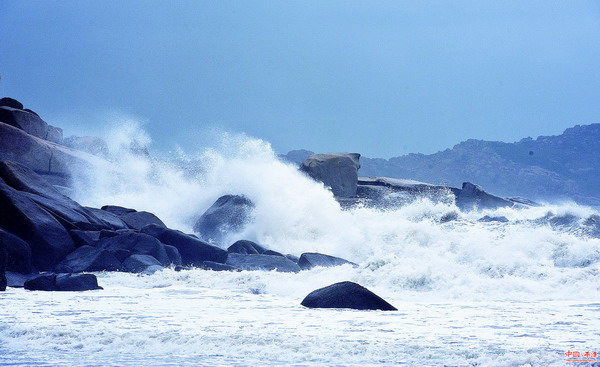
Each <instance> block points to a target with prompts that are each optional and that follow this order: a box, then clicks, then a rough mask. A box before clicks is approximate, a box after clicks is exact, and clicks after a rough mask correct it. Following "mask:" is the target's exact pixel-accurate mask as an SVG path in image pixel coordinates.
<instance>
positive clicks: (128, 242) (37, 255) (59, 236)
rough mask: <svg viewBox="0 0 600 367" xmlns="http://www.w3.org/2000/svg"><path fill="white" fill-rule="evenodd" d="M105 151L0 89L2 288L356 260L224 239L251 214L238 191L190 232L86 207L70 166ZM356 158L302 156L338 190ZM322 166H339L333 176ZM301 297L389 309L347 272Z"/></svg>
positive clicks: (79, 285) (291, 268) (312, 302)
mask: <svg viewBox="0 0 600 367" xmlns="http://www.w3.org/2000/svg"><path fill="white" fill-rule="evenodd" d="M106 154H107V149H106V144H105V143H104V142H103V141H102V140H101V139H99V138H93V137H83V138H77V137H71V138H67V139H63V136H62V130H61V129H59V128H56V127H54V126H51V125H49V124H47V123H46V122H45V121H44V120H42V119H41V118H40V116H39V115H38V114H37V113H35V112H33V111H32V110H29V109H26V108H24V106H23V105H22V104H21V103H20V102H18V101H16V100H14V99H11V98H2V99H0V209H1V210H0V290H2V291H4V290H5V289H6V287H7V286H8V287H24V288H25V289H28V290H39V291H86V290H99V289H102V288H101V287H100V286H99V285H98V281H97V278H96V276H95V275H94V274H91V273H94V272H101V271H119V272H129V273H141V274H152V273H154V272H156V271H159V270H161V269H164V268H166V267H171V268H173V269H174V270H176V271H182V270H188V269H191V268H201V269H206V270H210V271H257V270H259V271H278V272H300V271H305V270H309V269H312V268H314V267H319V266H321V267H331V266H340V265H350V266H355V267H356V266H358V265H356V264H353V263H351V262H349V261H347V260H345V259H341V258H338V257H334V256H330V255H325V254H320V253H303V254H300V256H295V255H292V254H282V253H279V252H277V251H274V250H271V249H268V248H266V247H264V246H262V245H260V244H257V243H255V242H252V241H249V240H239V241H236V242H235V243H233V244H231V245H230V246H229V247H228V248H227V249H224V248H223V247H221V246H223V245H225V244H224V243H223V242H224V241H225V239H226V238H227V236H228V234H230V233H232V232H238V231H239V230H240V229H241V228H242V227H243V226H244V225H245V224H246V223H247V222H248V220H249V218H250V217H251V212H252V210H253V208H254V204H253V203H252V201H251V200H250V199H249V198H247V197H244V196H242V195H225V196H222V197H220V198H218V199H217V200H216V202H215V203H214V204H213V205H212V206H211V207H210V208H209V209H208V210H206V212H205V213H204V214H202V215H201V216H200V217H199V220H198V221H197V223H196V225H195V226H194V230H195V231H196V234H187V233H183V232H181V231H178V230H175V229H171V228H168V227H167V226H166V225H165V223H163V221H161V219H160V218H158V217H157V216H156V215H154V214H152V213H149V212H145V211H138V210H135V209H131V208H124V207H121V206H117V205H105V206H103V207H101V208H91V207H85V206H82V205H80V204H79V203H78V202H76V201H75V200H73V199H71V198H70V197H69V196H67V195H65V192H68V191H66V190H63V189H64V188H65V186H66V187H68V186H69V180H70V178H71V175H72V174H73V173H74V172H77V170H78V169H79V168H80V167H82V166H85V165H86V164H90V163H94V162H95V161H96V160H98V159H103V158H102V156H106ZM358 158H359V155H358V154H348V155H344V156H336V155H332V156H329V157H325V158H324V159H315V162H313V163H310V162H307V164H306V166H307V168H306V169H307V172H308V173H309V174H310V173H311V172H312V173H313V174H314V173H315V172H317V173H318V175H319V179H320V180H322V181H323V182H326V183H327V184H328V185H330V186H334V187H336V189H335V190H336V191H335V192H336V193H338V194H340V195H354V194H355V193H356V189H357V181H358V180H357V176H356V171H357V169H358V167H359V164H358ZM330 172H335V174H336V175H337V176H335V177H333V180H332V181H328V180H330V179H332V177H330V176H328V175H329V173H330ZM338 176H339V177H338ZM340 177H341V178H340ZM348 179H349V180H348ZM348 183H349V185H347V184H348ZM338 187H339V189H340V190H339V192H338ZM198 236H200V237H198ZM217 245H220V246H217ZM320 299H322V302H319V300H320ZM303 304H305V305H306V306H307V307H325V308H331V307H335V308H357V309H380V310H392V309H394V308H393V307H392V306H390V305H389V304H387V303H386V302H385V301H383V300H381V299H380V298H379V297H377V296H376V295H374V294H372V293H371V292H369V291H368V290H366V289H365V288H362V287H361V286H359V285H357V284H354V283H350V282H344V283H340V284H334V285H332V286H331V287H328V288H325V289H320V290H317V291H315V292H313V293H311V294H310V295H309V296H308V297H307V298H306V299H305V301H304V302H303Z"/></svg>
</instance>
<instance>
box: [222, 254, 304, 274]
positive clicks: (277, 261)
mask: <svg viewBox="0 0 600 367" xmlns="http://www.w3.org/2000/svg"><path fill="white" fill-rule="evenodd" d="M226 264H227V265H231V266H235V267H236V268H239V269H242V270H275V271H279V272H286V273H296V272H299V271H300V270H301V269H300V267H299V266H298V264H296V263H295V262H293V261H291V260H290V259H288V258H286V257H284V256H273V255H257V254H251V255H243V254H233V253H232V254H229V256H227V262H226Z"/></svg>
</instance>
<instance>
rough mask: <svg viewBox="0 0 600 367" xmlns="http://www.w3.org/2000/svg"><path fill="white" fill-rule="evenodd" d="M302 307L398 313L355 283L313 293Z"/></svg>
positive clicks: (326, 288)
mask: <svg viewBox="0 0 600 367" xmlns="http://www.w3.org/2000/svg"><path fill="white" fill-rule="evenodd" d="M302 305H303V306H305V307H310V308H351V309H355V310H382V311H397V309H396V308H395V307H394V306H392V305H390V304H389V303H388V302H386V301H385V300H384V299H383V298H381V297H379V296H378V295H376V294H375V293H373V292H371V291H370V290H368V289H367V288H365V287H363V286H361V285H359V284H356V283H353V282H340V283H335V284H332V285H330V286H327V287H324V288H320V289H317V290H315V291H312V292H310V293H309V294H308V296H306V298H304V300H303V301H302Z"/></svg>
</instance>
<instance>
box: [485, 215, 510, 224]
mask: <svg viewBox="0 0 600 367" xmlns="http://www.w3.org/2000/svg"><path fill="white" fill-rule="evenodd" d="M478 222H484V223H486V222H500V223H507V222H508V218H506V217H505V216H497V217H491V216H489V215H485V216H483V217H481V218H479V220H478Z"/></svg>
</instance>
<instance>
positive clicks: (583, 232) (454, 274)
mask: <svg viewBox="0 0 600 367" xmlns="http://www.w3.org/2000/svg"><path fill="white" fill-rule="evenodd" d="M124 131H126V132H127V133H126V134H122V135H120V138H119V139H116V140H117V141H119V143H118V144H113V145H112V147H111V152H112V160H111V163H110V164H109V165H107V166H106V167H103V168H102V169H96V170H93V171H92V172H91V173H90V174H89V175H88V176H87V177H85V178H84V179H83V180H82V181H81V182H80V185H79V186H78V191H77V196H76V199H77V200H79V201H81V202H82V203H84V204H86V205H90V206H101V205H104V204H116V205H123V206H127V207H132V208H135V209H138V210H147V211H150V212H153V213H155V214H157V215H158V216H159V217H160V218H162V219H163V220H164V221H165V222H166V224H167V225H169V226H170V227H173V228H177V229H181V230H184V231H187V232H190V231H191V228H192V225H193V223H194V220H195V219H196V218H197V217H198V216H199V215H200V214H201V213H202V212H203V211H204V210H206V209H207V208H208V207H209V206H210V205H211V204H212V203H213V202H214V201H215V200H216V199H217V198H218V197H219V196H221V195H224V194H230V193H231V194H243V195H246V196H247V197H248V198H250V199H251V200H252V201H253V202H254V203H255V204H256V207H255V209H254V211H253V219H252V221H251V222H250V223H249V224H248V225H247V226H246V227H245V228H244V229H243V231H242V232H241V233H233V234H231V236H230V237H229V238H228V240H227V241H226V242H227V243H231V242H233V241H234V240H237V239H240V238H244V239H250V240H253V241H256V242H258V243H261V244H263V245H265V246H266V247H269V248H271V249H273V250H276V251H280V252H284V253H292V254H296V255H299V254H300V253H302V252H306V251H319V252H323V253H328V254H332V255H336V256H341V257H344V258H346V259H348V260H352V261H354V262H356V263H358V264H359V265H360V266H359V267H358V268H353V267H351V266H341V267H336V268H316V269H313V270H310V271H303V272H300V273H298V274H288V273H277V272H246V271H244V272H239V273H236V272H231V273H229V272H212V271H203V270H198V269H195V270H191V271H183V272H175V271H173V270H170V269H166V270H165V271H161V272H157V273H156V274H154V275H152V276H136V275H132V274H124V273H99V274H97V275H98V277H99V283H100V284H101V285H102V286H103V287H104V288H105V290H104V291H99V292H90V293H86V294H84V295H80V294H64V293H62V294H59V293H43V294H42V293H35V292H26V291H24V290H10V291H9V292H7V293H5V294H2V297H3V299H4V300H6V302H5V305H6V307H3V311H1V313H0V319H1V320H3V321H2V322H0V364H2V363H7V361H8V362H13V363H17V364H18V363H22V364H24V365H29V364H48V365H106V364H110V365H127V364H130V365H136V364H137V365H139V364H142V365H149V364H152V365H278V364H284V365H289V364H299V365H361V366H362V365H376V364H383V365H401V364H405V365H419V366H426V365H444V364H445V365H454V366H467V365H482V366H548V365H556V366H558V365H563V364H564V355H563V353H564V352H565V351H567V350H575V349H579V350H582V351H583V350H586V349H587V350H590V351H593V350H595V349H594V348H596V347H597V341H598V336H597V329H598V327H600V325H599V324H598V321H597V320H600V318H598V317H597V315H598V311H599V309H598V304H597V303H594V302H597V300H598V298H599V296H600V288H599V287H598V284H600V267H599V263H600V239H598V238H597V237H594V236H593V235H591V234H592V232H590V231H589V230H588V229H589V228H588V227H586V225H585V221H586V219H587V218H589V217H590V216H592V215H595V214H597V212H596V211H594V210H593V209H591V208H587V207H583V206H578V205H575V204H572V203H571V204H561V205H550V204H547V205H544V206H542V207H532V208H528V209H512V208H504V209H497V210H484V211H474V212H467V213H465V212H460V210H459V209H458V208H457V207H456V206H454V205H453V204H451V203H439V202H432V201H431V200H427V199H420V200H416V201H414V202H412V203H410V204H408V205H404V206H401V207H397V208H393V209H387V210H381V209H377V208H368V207H357V208H354V209H350V210H342V208H341V207H340V206H339V204H338V203H337V202H336V201H335V199H334V198H333V196H332V194H331V192H329V191H328V190H327V189H326V188H325V187H323V185H322V184H320V183H317V182H314V181H312V180H310V179H309V178H307V177H306V176H304V175H303V174H302V173H300V172H298V170H297V168H296V167H294V166H293V165H290V164H286V163H283V162H281V161H279V160H278V159H277V158H276V155H275V154H274V152H273V150H272V149H271V147H270V145H269V144H268V143H266V142H264V141H261V140H258V139H252V138H248V137H245V136H242V135H231V134H229V135H227V134H226V135H224V136H223V139H222V141H221V142H220V144H219V145H217V146H215V147H211V148H208V149H204V150H202V151H200V152H198V153H196V154H184V153H183V152H181V151H180V152H179V156H178V157H177V159H161V160H158V159H151V158H149V157H148V156H146V155H144V154H141V155H140V154H139V153H137V154H136V153H132V152H131V151H130V149H129V147H130V141H131V140H132V139H137V141H138V142H143V143H145V144H147V143H148V142H149V140H148V139H146V138H144V134H143V131H141V130H140V129H139V126H136V125H135V124H132V125H131V126H129V127H128V128H127V129H126V130H124ZM142 138H143V139H142ZM449 213H456V214H457V219H456V220H454V221H450V222H446V223H442V221H441V219H442V218H443V217H444V216H446V215H447V214H449ZM484 215H489V216H505V217H506V218H507V219H508V220H509V221H508V222H507V223H501V222H489V223H485V222H479V221H478V219H479V218H481V217H482V216H484ZM553 218H554V219H557V218H559V219H560V218H563V219H564V220H555V221H554V222H553V221H552V219H553ZM343 280H351V281H355V282H358V283H360V284H362V285H364V286H366V287H368V288H370V289H371V290H373V291H375V292H376V293H377V294H379V295H381V296H382V297H383V298H385V299H386V300H388V301H390V303H392V304H393V305H395V306H396V307H398V308H399V309H400V312H399V313H382V312H356V311H339V310H338V311H335V310H308V309H304V308H302V307H301V306H300V305H299V303H300V301H301V300H302V298H303V297H304V296H305V295H306V294H308V293H309V292H310V291H312V290H314V289H316V288H319V287H322V286H326V285H329V284H331V283H334V282H338V281H343ZM11 353H13V354H14V359H13V360H12V361H11V359H10V358H9V357H7V356H10V354H11Z"/></svg>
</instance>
